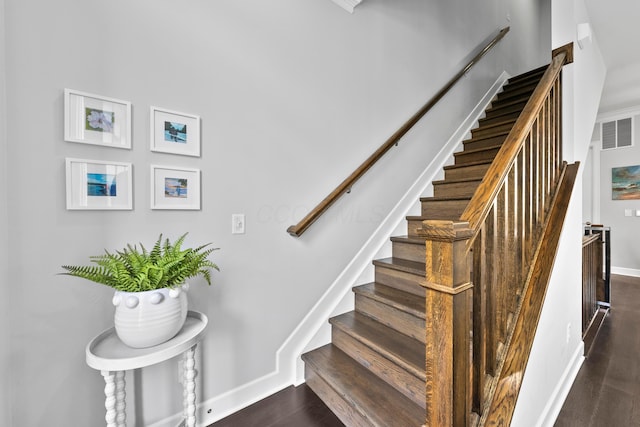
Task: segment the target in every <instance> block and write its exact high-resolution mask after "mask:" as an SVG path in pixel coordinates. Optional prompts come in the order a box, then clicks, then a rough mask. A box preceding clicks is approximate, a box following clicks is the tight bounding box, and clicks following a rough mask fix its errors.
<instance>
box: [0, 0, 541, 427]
mask: <svg viewBox="0 0 640 427" xmlns="http://www.w3.org/2000/svg"><path fill="white" fill-rule="evenodd" d="M4 3H5V9H6V10H5V13H6V19H5V25H4V26H3V31H4V32H5V33H4V35H5V36H6V49H4V50H5V52H4V54H5V55H6V65H5V66H4V67H2V73H3V74H5V75H6V82H7V85H6V88H7V90H6V92H7V93H6V102H7V106H8V108H7V111H6V112H5V114H0V120H4V122H5V123H6V125H7V126H6V139H2V140H0V143H1V146H0V154H2V155H3V156H2V158H4V154H6V156H7V159H8V160H9V161H8V162H7V167H6V169H5V168H2V170H3V173H6V175H5V176H3V178H5V182H7V183H9V182H10V189H11V191H10V192H8V193H7V196H6V200H7V206H8V212H7V213H5V212H4V211H3V210H0V233H5V234H6V239H5V238H3V239H1V240H0V241H2V242H6V244H5V243H3V245H2V246H0V259H2V261H0V263H6V264H0V269H1V270H0V273H1V274H2V276H1V277H2V288H3V294H4V295H5V298H2V301H3V304H5V303H6V304H7V305H8V307H7V310H3V313H6V316H7V317H8V318H9V319H10V324H11V330H10V337H9V338H10V341H9V342H10V344H11V345H10V349H8V348H7V347H5V346H4V343H6V342H7V340H4V339H3V340H2V342H3V348H2V354H3V356H2V357H3V359H4V358H6V357H8V358H9V361H8V363H4V364H3V368H5V369H6V367H7V366H9V367H10V371H11V373H12V378H11V381H10V384H6V382H5V381H4V380H3V387H10V388H11V396H10V397H9V399H10V402H9V404H10V407H11V414H10V415H9V416H12V421H11V424H10V425H12V426H16V427H17V426H20V427H32V426H34V427H35V426H39V425H67V424H68V418H69V416H70V414H73V425H78V426H97V425H101V424H102V423H103V417H104V406H103V405H104V403H103V396H102V390H103V383H102V379H101V377H100V375H99V373H98V372H95V371H93V370H91V369H89V368H88V367H87V366H86V365H85V362H84V347H85V345H86V343H87V342H88V341H89V340H90V339H91V338H92V337H93V336H94V335H95V334H97V333H98V332H100V331H101V330H103V329H105V328H108V327H110V326H111V325H112V315H113V309H112V307H111V305H110V299H111V292H110V291H109V290H108V289H105V288H103V287H100V286H99V285H95V284H92V283H88V282H83V281H81V280H78V279H72V278H68V277H63V276H58V275H57V274H56V273H58V272H60V265H62V264H79V263H85V262H86V261H87V257H88V256H89V255H94V254H99V253H101V252H102V250H103V248H107V249H116V248H119V247H121V246H122V245H123V244H124V243H126V242H132V243H135V242H139V241H142V242H152V241H153V240H154V239H155V238H156V237H157V235H158V234H159V233H160V232H162V233H165V235H166V236H168V237H171V238H174V237H177V236H178V235H180V234H182V233H183V232H187V231H188V232H190V235H189V239H188V242H187V243H189V244H200V243H205V242H209V241H212V242H214V244H215V245H216V246H219V247H221V248H222V249H221V251H219V252H218V253H216V255H215V261H216V262H217V263H218V264H219V265H220V266H221V268H222V272H221V273H219V274H216V275H215V276H214V281H215V284H214V285H213V286H212V287H211V288H210V289H206V288H205V285H204V284H203V283H194V286H192V292H191V295H190V304H191V308H193V309H196V310H201V311H203V312H205V313H206V314H207V315H208V317H209V319H210V325H209V328H208V332H207V335H206V337H205V341H204V343H203V345H202V346H201V353H200V354H199V357H200V360H201V366H200V378H201V388H200V389H199V400H208V399H212V398H213V397H215V396H219V395H221V394H223V393H225V392H228V391H230V390H233V389H235V388H237V387H239V386H242V385H243V384H246V383H249V382H251V381H253V380H255V379H257V378H260V377H262V376H264V375H267V374H269V373H270V372H271V371H272V370H273V369H274V360H275V352H276V350H277V349H278V348H279V347H280V346H281V345H282V343H283V341H284V340H285V339H286V338H287V336H289V334H290V333H291V332H292V331H293V330H294V329H295V327H296V325H297V324H298V323H299V322H300V320H301V319H302V318H303V317H304V315H305V313H307V311H308V310H309V309H310V308H311V307H312V306H313V304H314V302H315V301H316V300H317V298H318V297H319V296H320V295H322V293H323V292H324V291H325V289H326V287H327V286H328V285H329V284H330V283H332V281H333V280H334V279H335V277H336V276H337V275H338V274H339V272H340V271H341V270H342V269H343V268H344V266H345V264H346V263H347V262H348V260H350V259H351V258H352V257H353V256H354V254H355V253H356V252H357V250H358V249H359V248H360V247H361V245H362V244H363V243H364V242H365V241H366V239H367V238H368V236H369V235H370V234H371V232H372V231H373V230H374V229H375V227H376V226H377V224H378V223H379V221H380V220H381V219H382V218H383V217H384V216H385V215H386V212H388V211H389V210H390V209H391V208H392V207H393V206H394V204H395V202H396V201H397V199H398V198H399V197H400V195H401V194H403V192H404V191H405V189H406V188H407V187H408V186H409V185H410V184H411V183H412V182H413V181H414V180H415V179H416V177H417V176H418V174H419V173H420V172H421V170H422V168H423V167H424V163H423V162H421V161H419V160H416V159H430V158H432V157H433V156H434V155H435V154H436V153H437V152H438V150H439V148H440V146H441V144H442V143H444V141H446V138H447V137H448V136H449V135H451V134H452V133H453V130H455V129H456V127H457V126H458V124H459V123H460V122H461V120H462V119H463V118H464V117H465V116H466V115H467V114H468V112H469V111H470V109H471V108H472V106H473V105H474V104H475V103H476V102H478V100H479V99H480V97H481V96H482V95H483V94H484V92H485V91H486V90H487V89H488V88H489V86H490V85H491V84H492V83H493V82H494V81H495V79H496V77H497V76H498V75H499V74H500V72H502V71H503V70H506V71H507V72H509V73H511V74H517V73H519V72H523V71H526V70H528V69H531V68H533V67H536V66H539V65H541V64H542V63H544V62H548V56H549V49H550V35H549V33H550V30H549V28H550V23H549V22H548V20H549V17H548V11H549V8H548V6H544V7H541V6H540V5H539V2H529V3H530V4H529V3H528V4H523V2H520V1H516V0H513V1H507V0H493V1H488V2H481V3H480V2H468V1H464V0H454V1H448V2H423V1H419V0H399V1H394V2H384V1H381V0H369V1H367V2H364V3H363V4H362V5H361V6H359V8H358V9H357V10H356V13H355V14H353V15H350V14H348V13H345V12H344V11H343V10H342V9H340V8H339V7H337V6H336V5H335V4H333V3H332V2H330V1H328V0H326V1H321V0H315V1H311V0H306V1H301V0H279V1H277V2H264V1H259V0H248V1H243V2H237V1H233V0H221V1H216V2H208V1H203V0H187V1H184V2H181V3H180V4H179V7H178V6H177V4H176V3H175V2H167V1H158V0H156V1H150V0H140V1H136V2H130V1H124V0H114V1H112V2H109V4H108V5H102V6H100V7H99V6H98V4H97V3H94V2H86V1H81V0H60V1H56V2H50V1H45V0H4ZM543 3H544V4H546V2H543ZM0 4H2V3H0ZM507 16H509V18H510V20H511V25H512V32H511V34H510V35H509V36H508V38H507V39H506V40H505V41H504V42H503V43H502V44H501V45H500V46H499V47H498V48H497V50H495V52H493V53H492V54H491V56H490V57H489V58H488V59H487V60H485V61H484V62H483V64H482V65H481V66H479V67H478V68H477V69H475V70H474V71H472V72H471V73H470V74H469V75H468V76H467V77H466V78H465V79H464V80H463V83H462V84H461V85H460V86H459V87H458V88H456V90H455V91H454V92H453V93H452V94H451V96H449V97H448V99H447V101H446V103H445V104H444V105H442V106H440V107H438V108H437V109H436V110H435V111H434V112H433V113H432V114H431V115H430V116H429V118H428V119H427V120H426V121H425V126H423V131H422V132H416V133H413V134H412V135H410V136H409V137H408V138H407V140H406V142H405V143H402V144H400V146H399V148H398V149H395V150H394V151H393V153H392V154H390V155H389V156H388V157H387V158H386V159H384V160H383V161H382V162H381V163H380V164H379V165H378V166H376V168H374V169H373V170H372V171H371V172H370V173H369V174H368V175H367V177H366V178H365V179H364V181H363V182H362V183H361V184H359V185H357V186H356V187H355V188H354V191H353V192H352V194H351V195H350V196H348V197H345V198H343V199H342V200H341V201H340V202H339V203H338V204H337V205H336V206H335V207H334V208H333V209H332V210H331V212H330V213H329V214H328V215H327V216H326V218H323V219H321V220H320V221H318V223H316V224H315V226H314V228H313V229H311V230H310V231H309V232H308V233H307V234H306V235H305V236H304V237H303V238H301V239H297V240H295V239H293V238H291V237H289V236H288V235H287V233H286V232H285V230H286V228H287V227H288V226H289V225H290V224H292V223H293V222H295V221H297V220H298V219H300V218H301V217H302V216H303V215H304V214H305V213H306V211H307V210H308V209H310V208H311V207H312V206H313V205H314V204H315V203H316V202H318V201H319V200H321V199H322V198H323V197H324V196H325V195H326V193H327V192H328V191H330V190H331V189H332V188H333V187H334V186H335V185H336V184H338V183H339V182H340V181H341V180H342V179H343V177H345V176H346V175H347V174H348V173H350V172H351V171H352V170H353V169H354V168H355V167H356V166H357V165H358V164H359V163H360V162H361V161H362V159H364V158H365V157H366V156H368V155H369V154H370V153H371V152H372V151H373V150H374V149H375V148H377V147H378V146H379V144H381V143H382V142H383V141H384V139H386V138H387V137H388V136H389V135H390V134H392V133H393V132H394V131H395V130H396V129H397V128H398V126H399V125H400V124H401V123H402V122H403V121H404V120H406V119H407V118H408V117H409V116H410V115H411V114H413V112H414V111H415V110H416V109H417V108H418V107H419V106H420V105H421V104H422V103H424V102H425V100H426V99H428V97H429V96H431V95H432V94H433V93H435V92H436V91H437V90H438V89H439V87H441V86H442V85H443V84H444V82H446V81H447V80H448V79H449V78H450V76H451V75H453V74H454V72H455V71H457V70H458V69H459V68H460V66H461V65H462V64H464V63H465V62H466V60H468V59H469V57H470V55H469V54H470V52H472V51H473V50H474V49H475V48H476V47H477V46H478V45H479V43H480V41H482V40H486V39H487V38H488V37H489V36H491V35H492V34H494V33H495V31H496V30H497V29H498V28H500V27H502V26H504V25H505V24H506V23H507V22H506V18H507ZM442 40H446V44H442ZM3 46H5V45H4V44H3ZM0 53H3V52H2V51H0ZM1 57H2V55H0V58H1ZM0 76H2V75H0ZM64 88H72V89H77V90H82V91H87V92H92V93H97V94H102V95H105V96H110V97H115V98H120V99H125V100H129V101H131V102H132V103H133V149H132V150H131V151H128V150H117V149H107V148H102V147H96V146H86V145H82V144H76V143H69V142H65V141H64V140H63V89H64ZM3 98H4V97H3ZM151 105H154V106H160V107H165V108H169V109H174V110H177V111H184V112H189V113H194V114H199V115H201V116H202V126H203V133H202V157H201V158H187V157H180V156H171V155H163V154H158V153H151V152H150V151H149V149H148V136H149V135H148V134H149V132H148V128H149V118H148V116H149V106H151ZM0 113H2V111H0ZM2 129H5V126H2ZM0 138H3V134H2V133H0ZM65 157H78V158H86V159H102V160H110V161H127V162H132V163H133V165H134V169H133V171H134V180H133V184H134V208H135V209H134V210H133V211H124V212H115V211H111V212H109V211H101V212H87V211H84V212H83V211H67V210H66V209H65V192H64V188H65V184H64V179H65V178H64V158H65ZM156 163H157V164H163V165H176V166H187V167H197V168H200V169H201V170H202V188H203V191H202V196H203V203H202V210H200V211H197V212H180V211H151V210H150V209H149V206H148V194H149V190H150V184H149V180H148V175H149V165H150V164H156ZM232 213H245V214H246V216H247V233H246V234H245V235H231V233H230V225H231V224H230V218H231V214H232ZM0 237H5V236H2V235H0ZM8 248H11V250H10V251H9V250H8ZM5 269H7V272H6V273H5V271H4V270H5ZM5 301H6V302H5ZM2 324H3V326H2V327H3V328H4V327H5V326H4V325H5V322H2ZM0 331H2V332H3V333H6V330H5V329H0ZM3 338H4V337H3ZM174 369H175V362H173V361H172V362H167V363H165V364H164V365H162V366H159V367H156V368H154V369H149V370H146V371H145V372H144V373H143V374H142V375H141V376H140V378H139V381H138V388H139V390H138V391H140V392H143V394H144V399H142V403H143V406H142V407H141V408H142V409H140V408H139V413H138V414H137V419H138V421H139V425H149V424H151V423H154V422H156V421H158V420H162V419H164V418H166V417H168V416H170V415H172V414H175V413H177V412H179V411H180V404H179V402H180V401H181V400H180V399H181V395H180V392H179V391H178V390H177V388H178V387H177V384H176V382H175V376H176V375H175V371H174ZM3 373H4V371H3ZM3 378H4V377H3ZM2 397H3V401H4V400H5V399H7V396H6V395H4V396H2ZM2 412H3V413H5V411H2ZM214 415H215V414H214Z"/></svg>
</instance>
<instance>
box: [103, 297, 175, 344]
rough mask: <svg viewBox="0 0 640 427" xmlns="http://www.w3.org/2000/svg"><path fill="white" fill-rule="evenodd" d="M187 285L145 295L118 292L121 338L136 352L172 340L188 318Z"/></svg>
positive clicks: (117, 314)
mask: <svg viewBox="0 0 640 427" xmlns="http://www.w3.org/2000/svg"><path fill="white" fill-rule="evenodd" d="M187 289H188V285H187V284H184V285H182V287H177V288H174V289H158V290H153V291H145V292H121V291H116V293H115V295H114V296H113V305H115V306H116V312H115V317H114V321H115V326H116V333H117V334H118V338H120V340H121V341H122V342H123V343H125V344H126V345H128V346H129V347H133V348H145V347H152V346H154V345H158V344H162V343H163V342H165V341H168V340H170V339H171V338H173V337H174V336H175V335H176V334H177V333H178V332H179V331H180V329H182V326H183V325H184V321H185V319H186V318H187V305H188V303H187V295H186V291H187Z"/></svg>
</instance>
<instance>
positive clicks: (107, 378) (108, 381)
mask: <svg viewBox="0 0 640 427" xmlns="http://www.w3.org/2000/svg"><path fill="white" fill-rule="evenodd" d="M101 373H102V376H103V377H104V382H105V386H104V395H105V401H104V407H105V409H106V410H107V414H106V415H105V417H104V419H105V421H106V422H107V427H118V426H117V425H116V415H117V412H116V396H115V391H116V384H115V377H116V374H115V372H111V371H101Z"/></svg>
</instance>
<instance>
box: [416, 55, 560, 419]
mask: <svg viewBox="0 0 640 427" xmlns="http://www.w3.org/2000/svg"><path fill="white" fill-rule="evenodd" d="M570 62H572V47H571V45H567V46H565V47H563V48H560V49H557V50H555V51H554V53H553V59H552V62H551V64H550V65H549V67H548V68H547V70H546V71H545V73H544V75H543V77H542V79H541V80H540V82H539V84H538V86H537V87H536V89H535V90H534V92H533V94H532V96H531V98H530V99H529V101H528V102H527V104H526V105H525V107H524V110H523V112H522V113H521V115H520V117H519V118H518V119H517V120H516V122H515V124H514V126H513V128H512V130H511V132H510V133H509V135H508V136H507V138H506V140H505V141H504V143H503V145H502V147H501V149H500V151H499V152H498V154H497V155H496V157H495V159H494V161H493V163H492V164H491V166H490V167H489V169H488V171H487V173H486V175H485V178H484V179H483V181H482V182H481V184H480V185H479V187H478V189H477V190H476V192H475V195H474V196H473V198H472V199H471V201H470V202H469V205H468V206H467V208H466V210H465V211H464V213H463V214H462V215H461V218H460V221H435V220H427V221H424V223H423V227H422V231H421V234H422V235H424V236H425V237H426V283H425V287H426V324H427V330H426V334H427V348H426V358H427V360H426V367H427V385H426V400H427V404H426V407H427V414H426V425H427V426H438V427H441V426H456V427H459V426H471V425H477V424H480V425H485V423H488V424H487V425H493V424H492V423H493V422H494V421H495V420H494V419H493V420H492V418H491V417H495V416H497V417H499V419H500V420H501V421H504V418H505V415H504V414H505V413H506V414H507V415H506V417H508V420H507V422H506V423H504V424H500V425H508V424H509V421H510V419H511V415H512V413H513V408H514V407H515V400H516V398H517V394H518V392H519V389H520V384H521V381H522V375H521V374H522V372H524V367H525V366H526V361H527V360H528V353H529V350H530V346H531V343H532V341H533V334H534V333H535V325H537V322H538V320H537V318H535V319H534V320H535V325H534V327H533V332H532V333H531V336H528V335H527V334H525V336H523V337H519V339H522V340H524V343H520V342H519V343H517V346H518V348H520V347H525V348H526V347H527V346H528V348H529V350H527V352H526V355H524V356H522V355H520V356H522V357H519V356H514V355H512V354H510V353H509V352H510V350H513V349H514V348H515V346H516V344H515V343H513V342H512V338H513V334H514V331H515V329H516V325H518V324H522V319H521V317H519V316H521V315H523V313H524V312H527V313H529V312H528V311H527V310H521V307H522V302H523V300H524V297H525V294H526V293H527V291H529V290H528V288H527V286H530V283H532V281H533V280H540V277H538V275H537V274H535V272H534V271H533V270H534V264H533V263H534V262H535V260H538V259H542V258H540V256H541V254H540V250H541V249H540V248H541V247H542V245H544V244H546V243H545V242H544V241H543V233H545V232H547V230H548V224H549V218H550V214H551V212H552V211H553V212H555V211H554V210H553V209H551V208H552V201H553V199H554V197H555V196H556V194H557V193H558V188H560V184H561V182H562V179H563V177H564V171H565V169H566V163H564V162H563V161H562V138H561V135H562V126H561V123H562V114H561V106H562V104H561V86H560V83H561V79H560V76H561V70H562V67H563V66H564V65H565V64H567V63H570ZM572 170H573V169H572ZM569 195H570V193H569ZM554 209H555V206H554ZM560 211H561V213H562V214H563V215H564V212H565V211H566V206H564V207H561V209H560ZM562 218H564V216H562ZM554 226H556V224H554ZM560 229H561V224H560ZM553 230H555V229H553ZM553 230H552V231H553ZM559 233H560V231H559V230H557V234H558V235H559ZM555 238H557V236H555ZM551 240H552V239H551ZM545 250H551V249H549V248H545ZM552 250H553V254H552V255H555V247H554V248H552ZM543 255H545V256H548V255H549V254H546V253H545V254H543ZM552 259H553V258H552ZM544 286H545V288H544V289H546V283H545V284H544ZM536 296H537V294H536ZM540 304H541V301H540ZM533 313H534V314H535V310H534V312H533ZM538 315H539V312H538ZM528 316H533V314H530V313H529V314H528ZM534 317H535V316H534ZM527 331H528V332H531V331H530V329H527ZM510 346H514V347H510ZM508 357H512V359H513V360H507V358H508ZM522 360H524V364H525V366H522V371H521V372H518V371H515V374H514V375H513V377H509V378H506V379H505V381H502V380H503V379H504V378H503V377H502V376H501V375H502V374H503V373H504V372H503V371H504V370H503V368H504V366H505V363H506V362H508V363H511V362H513V361H516V362H517V363H522ZM511 367H513V366H511ZM501 387H502V388H504V387H506V388H507V389H508V391H509V392H508V393H507V392H505V390H503V389H501ZM510 387H511V388H510ZM512 389H513V390H515V397H514V396H513V394H510V392H512V391H513V390H512ZM500 393H502V394H500ZM497 394H500V396H501V398H504V397H505V395H506V396H507V397H508V398H507V399H506V402H504V401H501V402H499V403H496V402H495V399H494V396H496V395H497ZM494 405H498V407H499V409H494ZM505 405H506V409H505ZM497 414H499V415H497Z"/></svg>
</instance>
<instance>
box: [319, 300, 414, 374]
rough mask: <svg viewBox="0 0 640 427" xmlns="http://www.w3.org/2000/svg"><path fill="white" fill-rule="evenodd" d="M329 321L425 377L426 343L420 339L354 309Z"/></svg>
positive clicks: (405, 367)
mask: <svg viewBox="0 0 640 427" xmlns="http://www.w3.org/2000/svg"><path fill="white" fill-rule="evenodd" d="M329 323H331V325H332V326H333V327H335V328H339V329H340V330H342V331H343V332H345V333H347V334H349V335H350V336H351V337H353V338H354V339H356V340H358V341H360V342H361V343H363V344H365V345H366V346H367V347H370V348H372V349H374V350H375V351H376V352H378V353H380V354H381V355H383V356H384V357H385V358H387V359H389V360H391V361H392V362H393V363H395V364H397V365H398V366H401V367H402V368H403V369H405V370H406V371H408V372H410V373H411V374H413V375H414V376H416V377H418V378H420V379H421V380H423V381H426V378H427V373H426V371H425V366H424V361H425V346H424V344H422V343H421V342H420V341H417V340H414V339H413V338H410V337H408V336H406V335H403V334H400V333H398V332H396V331H394V330H393V329H391V328H389V327H388V326H385V325H383V324H382V323H380V322H377V321H375V320H373V319H372V318H370V317H368V316H365V315H364V314H360V313H357V312H355V311H350V312H348V313H344V314H341V315H339V316H335V317H332V318H331V319H329Z"/></svg>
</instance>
